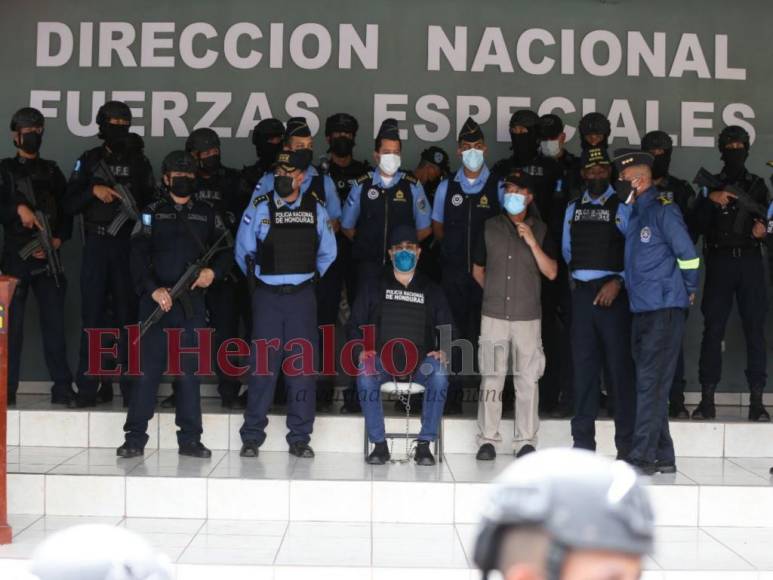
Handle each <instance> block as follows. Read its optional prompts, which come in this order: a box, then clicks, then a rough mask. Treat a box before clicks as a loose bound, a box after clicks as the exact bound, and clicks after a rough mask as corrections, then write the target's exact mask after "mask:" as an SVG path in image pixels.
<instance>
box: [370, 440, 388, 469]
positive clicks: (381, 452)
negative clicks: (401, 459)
mask: <svg viewBox="0 0 773 580" xmlns="http://www.w3.org/2000/svg"><path fill="white" fill-rule="evenodd" d="M390 459H391V455H390V454H389V447H388V446H387V444H386V441H382V442H381V443H376V444H375V445H374V446H373V451H371V452H370V455H368V458H367V459H366V460H365V463H368V464H370V465H384V464H385V463H386V462H387V461H389V460H390Z"/></svg>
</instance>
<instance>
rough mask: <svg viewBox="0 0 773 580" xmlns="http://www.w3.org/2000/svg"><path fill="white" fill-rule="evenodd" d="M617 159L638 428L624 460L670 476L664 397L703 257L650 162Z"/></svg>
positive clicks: (641, 156) (623, 155)
mask: <svg viewBox="0 0 773 580" xmlns="http://www.w3.org/2000/svg"><path fill="white" fill-rule="evenodd" d="M615 153H616V157H615V159H614V162H615V164H616V165H617V169H618V173H619V175H620V177H619V179H618V180H617V181H616V182H615V189H616V191H617V194H618V196H619V197H620V200H621V201H622V202H624V203H626V204H632V205H633V210H632V211H631V217H630V219H629V221H628V228H627V231H626V236H625V260H624V263H625V284H626V289H627V290H628V302H629V305H630V309H631V312H633V322H632V329H631V335H632V339H631V340H632V342H631V344H632V350H633V359H634V364H635V369H636V395H637V398H636V424H635V428H634V435H633V446H632V447H631V452H630V453H629V454H628V457H627V461H628V462H629V463H631V464H632V465H634V466H636V467H637V468H638V469H639V470H640V471H641V472H642V473H645V474H648V475H650V474H654V473H658V472H660V473H675V472H676V462H675V458H674V444H673V441H672V440H671V435H670V433H669V429H668V393H669V390H670V389H671V383H672V381H673V379H674V371H675V370H676V361H677V359H678V358H679V349H680V346H681V344H682V337H683V335H684V327H685V322H686V318H687V309H688V308H689V306H690V305H691V304H692V303H693V301H694V300H695V292H696V291H697V289H698V279H699V273H698V268H699V266H700V259H699V258H698V254H697V253H696V251H695V246H694V244H693V242H692V239H691V238H690V235H689V233H688V232H687V226H686V225H685V223H684V219H683V218H682V212H681V211H679V208H677V207H676V204H674V202H673V201H672V197H671V196H666V195H662V194H661V192H660V191H659V190H658V188H657V187H655V185H654V184H653V183H652V169H651V168H652V163H653V157H652V155H650V154H649V153H646V152H644V151H633V150H619V151H616V152H615Z"/></svg>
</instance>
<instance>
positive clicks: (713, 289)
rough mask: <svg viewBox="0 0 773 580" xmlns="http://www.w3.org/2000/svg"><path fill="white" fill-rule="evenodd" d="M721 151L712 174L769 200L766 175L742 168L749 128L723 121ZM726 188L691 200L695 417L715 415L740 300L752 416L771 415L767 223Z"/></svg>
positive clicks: (762, 202) (759, 200) (756, 418)
mask: <svg viewBox="0 0 773 580" xmlns="http://www.w3.org/2000/svg"><path fill="white" fill-rule="evenodd" d="M718 145H719V151H720V153H721V155H722V161H723V162H724V167H723V168H722V171H721V172H720V173H719V174H718V175H716V176H715V177H716V178H717V179H718V181H720V182H721V183H722V184H723V187H728V186H735V187H737V188H739V189H740V190H742V191H743V192H744V194H745V195H746V197H747V198H748V199H749V200H750V201H752V202H754V203H756V204H758V205H761V206H763V207H765V206H767V204H768V201H769V200H768V188H767V187H766V186H765V181H764V180H763V179H762V178H761V177H759V176H757V175H754V174H753V173H750V172H749V171H748V170H747V169H746V159H747V157H748V156H749V146H750V143H749V134H748V133H747V132H746V130H745V129H743V128H742V127H739V126H737V125H731V126H729V127H725V128H724V129H723V130H722V132H721V133H720V134H719V139H718ZM735 197H736V195H735V194H734V193H729V192H727V191H724V190H721V191H706V188H704V191H702V192H701V194H700V195H698V200H697V203H696V206H695V223H696V229H697V231H698V232H700V233H701V234H702V235H703V246H704V250H703V253H704V256H705V258H706V282H705V284H704V287H703V301H702V303H701V311H702V312H703V341H702V343H701V356H700V360H699V362H698V378H699V379H700V383H701V391H702V397H701V402H700V405H699V406H698V408H697V409H695V411H693V419H704V420H705V419H713V418H714V417H715V416H716V410H715V406H714V392H715V391H716V388H717V385H718V384H719V381H720V379H721V374H722V340H723V339H724V337H725V328H726V326H727V320H728V318H730V311H731V310H732V308H733V297H735V298H736V301H737V302H738V313H739V314H740V316H741V322H742V326H743V330H744V336H745V338H746V380H747V382H748V384H749V391H750V394H751V401H750V405H749V420H750V421H770V415H769V414H768V412H767V410H766V409H765V407H764V406H763V404H762V394H763V391H764V390H765V382H766V381H767V359H768V353H767V351H766V346H765V316H766V314H767V309H768V297H767V290H766V287H765V286H766V284H765V276H764V273H763V272H764V270H763V261H762V246H763V244H764V243H765V236H766V232H765V229H766V228H765V223H764V220H763V219H762V217H761V216H757V217H755V216H754V215H753V214H752V213H751V212H746V211H744V210H743V209H742V208H741V207H740V205H739V203H738V202H737V201H736V199H735Z"/></svg>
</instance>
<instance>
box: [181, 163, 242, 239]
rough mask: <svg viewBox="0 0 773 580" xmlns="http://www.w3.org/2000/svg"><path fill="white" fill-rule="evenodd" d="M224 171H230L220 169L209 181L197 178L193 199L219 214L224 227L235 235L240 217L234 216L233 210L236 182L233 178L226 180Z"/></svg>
mask: <svg viewBox="0 0 773 580" xmlns="http://www.w3.org/2000/svg"><path fill="white" fill-rule="evenodd" d="M226 171H229V172H231V171H232V170H228V169H226V168H221V169H219V170H218V173H217V174H216V175H213V176H212V177H210V178H209V179H204V178H203V177H201V176H199V177H197V178H196V185H197V190H196V193H195V194H194V196H193V198H194V199H195V200H197V201H203V202H205V203H208V204H209V205H211V206H212V207H213V208H214V209H215V211H216V212H217V213H218V214H220V216H221V217H222V219H223V223H224V224H225V225H226V227H227V228H228V229H229V230H231V233H234V234H235V233H236V230H237V229H238V227H239V221H238V220H239V217H240V216H237V215H236V212H234V208H233V202H234V198H235V197H236V196H237V194H238V192H237V191H236V189H235V187H236V185H237V181H236V179H235V176H234V178H233V179H228V178H227V176H226ZM229 187H230V188H234V189H233V191H228V189H229Z"/></svg>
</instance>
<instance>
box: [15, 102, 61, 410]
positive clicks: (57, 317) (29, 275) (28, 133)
mask: <svg viewBox="0 0 773 580" xmlns="http://www.w3.org/2000/svg"><path fill="white" fill-rule="evenodd" d="M44 125H45V121H44V119H43V115H42V114H41V113H40V111H38V110H37V109H32V108H29V107H25V108H23V109H19V110H18V111H16V113H14V115H13V117H12V118H11V136H12V138H13V143H14V145H15V146H16V156H15V157H8V158H6V159H3V160H2V161H0V198H1V199H2V206H3V207H2V223H3V231H4V234H5V235H4V243H3V254H2V270H3V272H4V273H5V274H8V275H10V276H13V277H15V278H17V279H18V282H17V284H16V291H15V292H14V295H13V299H12V300H11V305H10V308H11V309H12V311H13V316H11V318H10V331H9V340H8V347H9V353H8V404H10V405H13V404H15V403H16V390H17V389H18V387H19V368H20V364H21V350H22V341H23V334H24V310H25V305H26V302H27V295H28V294H29V292H30V290H32V292H33V293H34V294H35V298H36V299H37V301H38V309H39V310H40V329H41V334H42V337H43V354H44V357H45V361H46V366H47V367H48V373H49V375H50V376H51V379H52V380H53V381H54V384H53V386H52V387H51V402H52V403H56V404H67V403H69V402H70V400H71V398H72V373H71V371H70V366H69V363H68V362H67V347H66V344H65V340H64V296H65V290H66V287H67V283H66V280H65V276H64V271H63V270H62V268H61V261H60V259H59V248H60V247H61V245H62V243H63V242H65V241H66V240H68V239H70V236H71V234H72V217H71V216H68V215H67V214H65V213H64V211H63V210H62V205H61V204H62V197H63V196H64V192H65V188H66V185H67V182H66V181H65V178H64V175H62V172H61V171H60V169H59V166H58V165H57V164H56V163H55V162H54V161H48V160H45V159H41V157H40V154H39V151H40V146H41V144H42V142H43V128H44ZM41 222H43V223H41ZM46 222H47V223H46ZM44 238H45V239H44ZM46 246H48V247H46ZM48 252H51V255H49V254H48Z"/></svg>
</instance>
